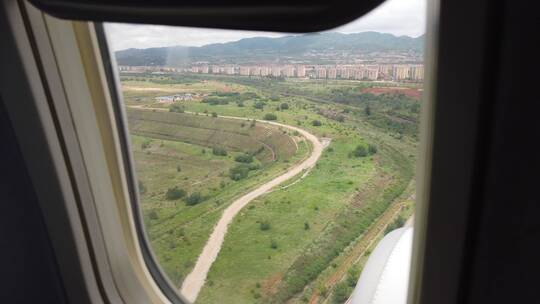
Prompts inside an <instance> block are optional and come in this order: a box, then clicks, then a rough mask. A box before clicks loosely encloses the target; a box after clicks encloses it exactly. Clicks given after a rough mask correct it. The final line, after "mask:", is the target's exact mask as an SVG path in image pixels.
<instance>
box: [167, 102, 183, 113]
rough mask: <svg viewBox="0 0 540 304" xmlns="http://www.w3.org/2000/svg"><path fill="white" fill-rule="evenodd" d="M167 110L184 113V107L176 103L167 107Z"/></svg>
mask: <svg viewBox="0 0 540 304" xmlns="http://www.w3.org/2000/svg"><path fill="white" fill-rule="evenodd" d="M169 112H176V113H184V108H183V107H181V106H179V105H177V104H173V105H171V106H170V107H169Z"/></svg>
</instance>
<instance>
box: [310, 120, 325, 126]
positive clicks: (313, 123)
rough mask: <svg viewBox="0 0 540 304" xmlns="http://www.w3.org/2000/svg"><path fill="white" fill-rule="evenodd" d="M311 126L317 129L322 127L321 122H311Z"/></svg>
mask: <svg viewBox="0 0 540 304" xmlns="http://www.w3.org/2000/svg"><path fill="white" fill-rule="evenodd" d="M311 124H312V125H313V126H315V127H320V126H321V125H322V123H321V121H320V120H314V121H312V122H311Z"/></svg>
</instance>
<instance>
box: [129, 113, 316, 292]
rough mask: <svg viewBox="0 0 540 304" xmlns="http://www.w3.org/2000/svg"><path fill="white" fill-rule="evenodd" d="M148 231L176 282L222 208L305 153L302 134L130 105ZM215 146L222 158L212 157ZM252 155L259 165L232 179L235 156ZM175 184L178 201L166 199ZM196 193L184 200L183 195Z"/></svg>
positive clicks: (161, 259) (196, 253) (131, 129)
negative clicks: (197, 199)
mask: <svg viewBox="0 0 540 304" xmlns="http://www.w3.org/2000/svg"><path fill="white" fill-rule="evenodd" d="M127 112H128V120H129V126H130V132H131V134H132V146H133V153H134V156H135V165H136V169H137V175H138V179H139V187H140V188H141V189H140V190H141V191H140V192H141V201H142V207H143V208H142V209H143V214H144V218H145V222H146V225H147V233H148V235H149V239H150V240H151V242H152V245H153V248H154V250H155V253H156V255H157V257H158V259H159V260H160V264H161V265H162V267H163V268H164V270H165V272H166V273H167V274H168V275H169V277H170V278H171V280H172V281H173V282H174V283H175V284H177V285H180V284H181V283H182V280H183V278H184V277H185V276H186V275H187V273H189V272H190V270H191V268H192V267H193V265H194V262H195V260H196V258H197V256H198V254H199V253H200V250H202V246H203V245H204V243H205V242H206V239H207V238H208V236H209V234H210V232H211V230H212V227H213V224H214V223H215V222H216V221H217V219H218V218H219V216H220V213H221V211H222V210H223V208H225V207H226V206H227V205H228V204H230V203H231V202H232V201H233V198H235V197H237V196H239V195H241V194H242V193H245V192H246V191H248V190H249V189H252V188H254V187H255V186H256V185H258V184H261V183H263V182H264V181H267V180H269V179H271V178H272V177H273V176H276V175H279V174H280V172H282V171H283V170H284V169H286V168H287V167H289V166H290V165H292V164H294V163H296V162H298V161H301V160H302V159H304V158H305V156H306V155H308V153H309V145H308V143H306V142H305V140H304V139H303V138H302V137H301V136H295V135H292V134H288V133H287V132H283V131H282V130H280V129H279V128H278V127H274V126H271V125H267V124H264V123H255V125H253V126H252V125H251V124H250V123H249V122H242V121H238V120H233V119H223V118H216V117H206V116H202V115H199V116H196V115H193V114H184V113H169V112H152V111H150V110H139V109H128V110H127ZM215 147H219V148H223V149H224V150H225V151H226V152H227V155H214V154H213V149H214V148H215ZM247 153H249V154H250V155H253V156H254V157H253V161H252V163H251V164H250V165H255V166H256V167H257V169H255V170H251V171H249V174H248V176H247V177H245V178H242V179H240V180H236V181H235V180H233V179H231V177H230V171H231V170H232V169H234V168H235V167H238V166H241V165H242V164H241V163H239V162H237V161H235V158H236V157H238V156H243V155H246V154H247ZM174 187H177V188H178V189H181V190H182V191H184V192H185V194H184V197H183V198H179V199H168V198H167V191H168V190H169V189H172V188H174ZM194 193H196V194H200V197H201V201H200V202H197V203H196V204H194V205H188V204H187V202H184V201H183V200H182V199H184V200H185V199H186V198H187V197H188V196H189V195H191V194H194Z"/></svg>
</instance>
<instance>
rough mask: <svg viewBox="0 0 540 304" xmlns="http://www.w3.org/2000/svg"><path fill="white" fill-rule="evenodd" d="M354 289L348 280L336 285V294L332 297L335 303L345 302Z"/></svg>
mask: <svg viewBox="0 0 540 304" xmlns="http://www.w3.org/2000/svg"><path fill="white" fill-rule="evenodd" d="M351 292H352V289H351V288H350V287H349V286H348V285H347V283H346V282H341V283H339V284H337V285H336V288H335V289H334V295H333V297H332V300H333V302H334V303H336V304H337V303H343V302H345V301H346V300H347V299H348V298H349V295H350V294H351Z"/></svg>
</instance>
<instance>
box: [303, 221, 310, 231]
mask: <svg viewBox="0 0 540 304" xmlns="http://www.w3.org/2000/svg"><path fill="white" fill-rule="evenodd" d="M309 228H310V226H309V223H308V222H305V223H304V230H309Z"/></svg>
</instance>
